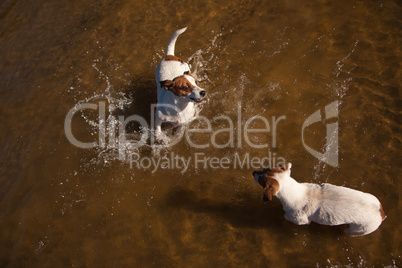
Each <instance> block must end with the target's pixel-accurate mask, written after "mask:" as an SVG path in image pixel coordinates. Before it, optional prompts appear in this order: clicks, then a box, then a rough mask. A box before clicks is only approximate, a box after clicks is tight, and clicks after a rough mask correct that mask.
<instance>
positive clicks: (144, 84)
mask: <svg viewBox="0 0 402 268" xmlns="http://www.w3.org/2000/svg"><path fill="white" fill-rule="evenodd" d="M123 92H124V93H125V95H126V96H129V98H130V99H131V100H132V103H131V104H130V105H128V107H126V108H124V109H123V110H121V109H116V111H115V113H114V115H115V116H123V117H124V118H128V117H130V116H132V115H137V116H140V117H142V118H143V119H145V121H146V123H147V124H148V126H150V127H151V114H152V111H151V108H152V104H156V102H157V93H156V83H155V79H154V77H147V76H143V77H139V78H134V79H133V80H132V81H131V83H130V85H129V86H128V87H127V88H125V89H123ZM140 126H141V125H140V124H139V123H138V122H132V123H130V124H128V125H127V128H126V131H127V132H134V131H139V130H140Z"/></svg>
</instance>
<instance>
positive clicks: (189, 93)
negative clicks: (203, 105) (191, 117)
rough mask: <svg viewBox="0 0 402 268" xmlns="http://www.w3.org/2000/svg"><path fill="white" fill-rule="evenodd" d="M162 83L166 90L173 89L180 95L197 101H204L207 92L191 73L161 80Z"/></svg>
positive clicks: (172, 90) (174, 92)
mask: <svg viewBox="0 0 402 268" xmlns="http://www.w3.org/2000/svg"><path fill="white" fill-rule="evenodd" d="M160 85H161V87H162V88H164V89H165V90H169V91H171V92H172V93H173V94H175V95H176V96H178V97H183V98H184V99H185V100H187V101H192V102H195V103H200V102H202V99H203V98H204V97H205V95H206V94H207V92H206V91H205V90H204V89H202V88H200V87H199V86H198V85H197V80H196V79H195V78H194V77H193V76H192V75H190V74H184V75H182V76H178V77H176V78H175V79H173V81H172V80H165V81H161V82H160Z"/></svg>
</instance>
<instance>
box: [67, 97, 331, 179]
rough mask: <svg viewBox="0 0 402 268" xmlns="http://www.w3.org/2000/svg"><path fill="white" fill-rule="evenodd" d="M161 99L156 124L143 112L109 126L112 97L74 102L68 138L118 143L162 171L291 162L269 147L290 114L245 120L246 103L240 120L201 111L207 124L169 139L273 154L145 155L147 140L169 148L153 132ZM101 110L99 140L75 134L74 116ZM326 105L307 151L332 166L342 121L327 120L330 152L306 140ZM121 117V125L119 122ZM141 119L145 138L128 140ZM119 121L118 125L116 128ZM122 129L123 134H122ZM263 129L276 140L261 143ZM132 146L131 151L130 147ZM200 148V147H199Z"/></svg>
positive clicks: (134, 160)
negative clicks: (222, 137) (223, 138)
mask: <svg viewBox="0 0 402 268" xmlns="http://www.w3.org/2000/svg"><path fill="white" fill-rule="evenodd" d="M155 107H156V105H155V104H152V105H151V123H150V125H148V123H147V121H146V120H145V119H144V118H143V117H141V116H139V115H131V116H129V117H127V118H126V117H124V116H118V117H117V118H116V120H115V121H113V122H114V123H113V124H114V125H113V126H108V125H107V122H109V120H106V102H100V103H99V104H94V103H80V104H78V105H76V106H75V107H73V108H72V109H71V110H70V111H69V112H68V113H67V115H66V118H65V122H64V129H65V133H66V137H67V139H68V140H69V141H70V143H71V144H73V145H74V146H76V147H79V148H83V149H90V148H96V147H98V148H101V149H104V148H107V147H108V146H109V145H113V146H116V145H117V148H118V154H119V160H123V161H129V162H130V167H131V168H138V169H144V170H153V172H155V171H156V169H158V168H162V169H164V168H167V169H173V168H174V169H181V170H182V172H183V171H186V170H187V169H188V167H189V165H190V163H191V162H192V163H193V164H194V166H195V168H212V169H219V168H220V169H226V168H253V169H258V168H261V167H264V166H276V165H277V164H285V163H286V161H285V159H284V158H283V157H280V156H276V154H275V153H272V152H271V151H269V148H274V149H275V148H277V130H278V126H279V125H280V122H281V121H283V120H285V119H286V116H284V115H282V116H279V117H276V116H272V117H271V120H268V119H267V118H265V117H263V116H260V115H255V116H252V117H250V118H248V119H247V120H246V121H245V123H243V122H244V120H243V118H242V109H241V103H240V102H239V103H238V109H237V116H236V118H235V120H233V119H232V118H230V117H228V116H226V115H217V116H215V117H214V118H212V119H208V118H206V117H204V116H198V117H197V118H196V119H195V120H194V121H199V122H200V123H201V122H202V123H203V125H204V126H206V128H190V126H191V124H190V125H189V126H187V127H185V128H182V129H184V130H182V131H180V133H179V134H177V135H175V136H174V138H173V139H172V140H170V141H169V144H168V146H173V145H175V144H177V143H178V142H180V141H181V140H182V139H185V140H186V142H187V144H188V145H190V146H191V147H192V148H194V149H205V148H209V147H214V148H218V149H225V148H242V147H243V146H244V145H247V146H249V147H251V148H253V149H264V148H267V149H268V153H267V157H264V158H256V157H252V156H250V153H246V154H244V155H239V154H237V153H235V154H234V155H233V157H231V158H229V157H223V158H218V157H211V156H206V155H205V154H203V153H194V156H192V157H188V156H187V158H184V157H183V156H178V155H172V154H171V155H170V156H169V157H167V156H163V157H144V156H141V155H140V153H139V150H138V149H139V148H140V147H142V146H144V145H150V146H152V147H153V148H160V147H165V146H166V145H158V144H157V143H156V141H155V137H154V135H153V130H152V127H151V128H150V126H154V118H155V115H154V111H155ZM168 108H170V109H177V108H176V107H174V106H171V105H170V106H169V107H168ZM87 109H89V110H93V111H98V120H99V121H98V123H97V124H96V125H97V127H98V141H93V142H81V141H79V140H78V139H77V138H76V137H75V136H74V135H73V131H72V120H73V117H74V115H75V114H76V113H78V112H83V111H84V110H87ZM337 116H338V101H335V102H332V103H331V104H329V105H327V106H326V107H325V117H324V119H325V120H327V119H331V118H335V117H337ZM322 119H323V117H322V116H321V113H320V110H318V111H316V112H315V113H313V114H312V115H310V116H309V117H308V118H307V119H306V120H305V122H304V123H303V126H302V130H301V132H302V133H301V136H302V137H301V138H302V143H303V145H304V147H305V148H306V150H307V151H308V152H309V153H310V154H312V155H313V156H314V157H316V158H317V159H319V160H320V161H323V162H325V163H327V164H329V165H331V166H334V167H337V166H338V123H329V124H327V125H326V130H327V133H326V141H327V142H326V147H325V148H326V150H325V152H324V153H320V152H318V151H316V150H314V149H312V148H311V147H310V146H309V145H307V144H306V142H305V129H306V128H307V127H309V126H310V125H312V124H315V123H318V122H320V121H322ZM116 121H117V124H116ZM132 122H136V123H137V124H139V125H140V126H141V127H140V132H141V133H140V138H139V139H137V140H132V139H127V138H126V137H127V133H126V127H127V125H128V124H129V123H132ZM211 122H215V123H222V124H224V125H225V126H228V127H226V128H220V129H218V130H213V129H212V124H211ZM253 122H258V123H259V124H260V125H263V126H264V127H262V128H258V129H257V128H253V127H252V123H253ZM115 125H117V126H118V127H116V126H115ZM116 132H117V133H116ZM197 133H198V134H202V135H204V136H205V135H207V134H208V135H210V140H209V143H204V144H199V143H197V142H196V141H195V140H194V139H193V138H194V134H197ZM222 133H226V134H227V135H228V137H229V138H228V140H227V142H225V143H223V144H222V143H218V141H217V135H219V134H222ZM258 133H262V134H264V133H270V134H271V137H272V138H271V144H270V145H269V144H268V143H263V144H260V143H256V142H254V139H253V137H254V136H253V134H258ZM128 148H130V149H131V150H129V151H130V153H128V152H127V151H128V150H127V149H128ZM195 151H196V150H195Z"/></svg>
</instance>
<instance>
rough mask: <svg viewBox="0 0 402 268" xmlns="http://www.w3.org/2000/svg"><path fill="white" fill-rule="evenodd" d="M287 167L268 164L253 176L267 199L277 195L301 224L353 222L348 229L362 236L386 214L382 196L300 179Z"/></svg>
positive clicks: (288, 214)
mask: <svg viewBox="0 0 402 268" xmlns="http://www.w3.org/2000/svg"><path fill="white" fill-rule="evenodd" d="M291 167H292V164H291V163H288V165H287V166H286V168H284V167H279V168H266V169H263V170H260V171H254V172H253V176H254V179H255V181H257V182H258V183H259V184H260V185H261V186H262V187H263V188H264V195H263V201H264V202H265V201H268V200H269V201H271V200H272V197H273V196H276V197H277V198H278V199H279V200H280V201H281V203H282V206H283V209H284V210H285V219H287V220H288V221H291V222H293V223H295V224H298V225H303V224H310V222H312V221H313V222H316V223H319V224H323V225H341V224H349V226H348V227H347V228H346V229H345V233H346V234H348V235H350V236H362V235H366V234H369V233H372V232H374V231H375V230H377V228H378V227H379V226H380V225H381V223H382V221H383V220H384V219H385V218H386V216H385V213H384V210H383V208H382V206H381V203H380V201H378V199H377V198H376V197H375V196H373V195H371V194H368V193H363V192H360V191H357V190H353V189H350V188H346V187H342V186H336V185H332V184H329V183H323V184H314V183H298V182H297V181H296V180H294V179H293V178H292V177H290V169H291Z"/></svg>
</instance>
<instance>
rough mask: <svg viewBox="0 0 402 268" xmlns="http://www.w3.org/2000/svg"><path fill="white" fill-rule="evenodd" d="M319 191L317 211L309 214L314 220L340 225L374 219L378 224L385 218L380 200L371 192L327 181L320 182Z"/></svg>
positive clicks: (366, 221)
mask: <svg viewBox="0 0 402 268" xmlns="http://www.w3.org/2000/svg"><path fill="white" fill-rule="evenodd" d="M319 191H320V198H319V199H318V200H317V202H318V203H319V204H318V207H317V211H316V212H315V213H313V214H312V215H311V220H312V221H314V222H317V223H320V224H325V225H340V224H345V223H370V222H373V221H375V222H378V225H380V224H381V222H382V220H383V219H384V218H385V214H384V212H383V210H382V206H381V204H380V201H379V200H378V199H377V198H376V197H375V196H374V195H372V194H369V193H364V192H361V191H357V190H354V189H350V188H346V187H342V186H336V185H332V184H329V183H324V184H321V185H320V190H319ZM315 195H317V194H315Z"/></svg>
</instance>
